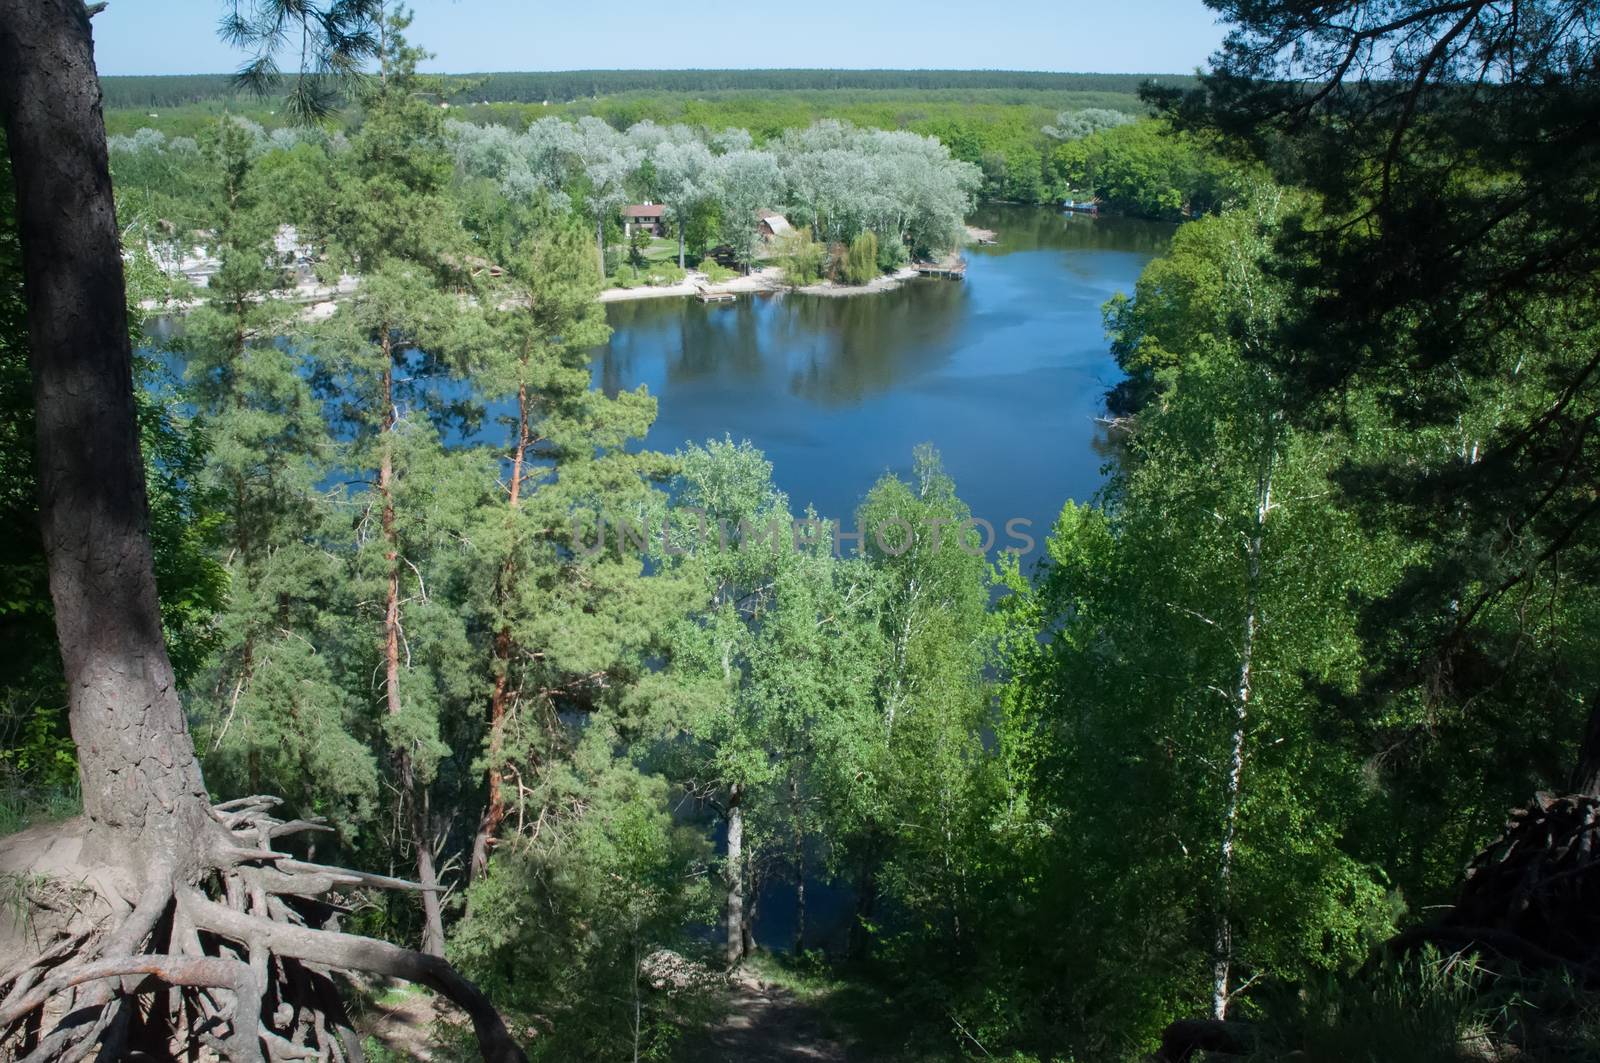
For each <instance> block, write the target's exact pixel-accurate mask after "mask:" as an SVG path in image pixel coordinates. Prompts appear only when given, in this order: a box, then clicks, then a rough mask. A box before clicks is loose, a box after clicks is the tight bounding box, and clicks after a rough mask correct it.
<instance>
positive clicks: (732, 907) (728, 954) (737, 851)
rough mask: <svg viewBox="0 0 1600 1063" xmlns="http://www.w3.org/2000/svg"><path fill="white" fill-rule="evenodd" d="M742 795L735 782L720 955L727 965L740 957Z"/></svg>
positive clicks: (742, 879) (742, 885) (742, 881)
mask: <svg viewBox="0 0 1600 1063" xmlns="http://www.w3.org/2000/svg"><path fill="white" fill-rule="evenodd" d="M742 796H743V795H742V794H740V792H739V787H737V786H735V787H734V788H733V793H732V795H731V796H730V797H729V798H728V858H727V867H726V875H727V886H728V940H727V942H726V944H725V946H724V950H723V959H725V960H726V961H727V963H728V966H729V967H737V966H739V961H740V960H741V959H743V958H744V809H743V808H741V807H740V804H739V802H740V798H741V797H742Z"/></svg>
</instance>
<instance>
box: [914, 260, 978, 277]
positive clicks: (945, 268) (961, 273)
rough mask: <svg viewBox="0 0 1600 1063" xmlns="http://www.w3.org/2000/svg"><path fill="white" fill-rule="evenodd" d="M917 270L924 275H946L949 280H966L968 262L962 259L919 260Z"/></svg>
mask: <svg viewBox="0 0 1600 1063" xmlns="http://www.w3.org/2000/svg"><path fill="white" fill-rule="evenodd" d="M916 270H917V272H918V273H920V274H921V275H922V276H924V277H944V278H946V279H948V280H953V281H959V280H965V279H966V276H967V264H966V262H964V261H962V260H959V259H958V260H957V261H955V262H918V263H917V264H916Z"/></svg>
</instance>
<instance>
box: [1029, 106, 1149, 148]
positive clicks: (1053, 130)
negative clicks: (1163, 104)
mask: <svg viewBox="0 0 1600 1063" xmlns="http://www.w3.org/2000/svg"><path fill="white" fill-rule="evenodd" d="M1134 121H1136V119H1135V118H1134V117H1133V115H1131V114H1128V113H1127V112H1125V111H1112V110H1108V109H1107V108H1104V107H1089V108H1086V109H1084V110H1082V111H1062V112H1061V113H1060V114H1058V115H1056V121H1055V124H1054V125H1047V126H1045V127H1044V135H1045V136H1047V137H1050V138H1052V139H1054V140H1082V139H1083V138H1084V137H1086V136H1089V135H1091V134H1093V133H1098V132H1100V130H1102V129H1115V128H1116V127H1117V126H1122V125H1131V124H1132V123H1133V122H1134Z"/></svg>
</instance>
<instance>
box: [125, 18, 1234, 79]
mask: <svg viewBox="0 0 1600 1063" xmlns="http://www.w3.org/2000/svg"><path fill="white" fill-rule="evenodd" d="M226 2H227V0H110V5H109V6H108V7H107V9H106V10H105V11H104V12H102V13H101V14H99V15H97V16H95V19H94V35H95V54H96V58H97V60H98V63H99V68H100V72H101V73H103V74H192V73H216V72H220V71H231V70H233V69H235V68H236V67H237V66H238V65H239V62H240V57H239V55H238V54H236V53H234V52H232V51H230V50H229V49H228V48H227V47H226V46H224V45H223V44H222V43H221V42H220V41H218V40H217V35H216V24H217V19H218V17H219V16H220V15H221V13H222V11H223V9H224V4H225V3H226ZM413 6H414V7H415V9H416V22H415V24H414V25H413V26H412V29H411V36H412V37H413V38H414V39H415V40H416V41H417V42H418V43H420V44H422V45H423V46H425V47H426V48H428V50H429V51H432V52H434V53H436V54H437V56H438V58H437V59H436V60H435V61H434V62H433V63H431V64H430V65H429V66H428V69H431V70H435V71H441V72H445V73H469V72H474V71H491V70H580V69H591V68H608V69H609V68H634V69H664V68H678V67H835V68H846V69H849V68H863V67H888V68H953V69H1005V70H1073V71H1095V72H1101V73H1141V74H1144V73H1187V72H1189V71H1191V70H1193V69H1194V68H1195V67H1196V66H1198V65H1200V64H1201V63H1203V62H1204V61H1205V58H1206V56H1208V55H1209V54H1210V53H1211V52H1212V51H1213V50H1214V49H1215V48H1216V46H1217V44H1218V43H1219V42H1220V41H1221V39H1222V29H1221V27H1219V26H1217V25H1216V22H1215V16H1214V14H1213V12H1211V11H1210V10H1209V9H1208V8H1206V6H1205V5H1204V4H1203V3H1201V0H1113V2H1112V3H1105V2H1104V0H1098V2H1095V3H1090V2H1088V0H1007V2H1005V3H996V2H994V0H960V2H958V0H921V2H906V0H810V2H809V3H805V4H773V3H762V2H759V0H743V2H732V0H698V2H696V3H693V4H688V5H682V4H672V3H664V2H661V0H657V2H655V3H640V2H635V0H600V2H596V0H588V2H583V0H578V2H573V0H568V2H566V3H547V2H543V0H414V4H413Z"/></svg>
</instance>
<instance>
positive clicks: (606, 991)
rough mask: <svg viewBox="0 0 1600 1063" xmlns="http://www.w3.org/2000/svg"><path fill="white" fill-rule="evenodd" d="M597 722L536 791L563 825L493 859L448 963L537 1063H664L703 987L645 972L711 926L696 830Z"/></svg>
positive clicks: (476, 886) (474, 891)
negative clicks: (507, 1021)
mask: <svg viewBox="0 0 1600 1063" xmlns="http://www.w3.org/2000/svg"><path fill="white" fill-rule="evenodd" d="M614 741H615V736H614V735H610V734H608V733H606V731H605V730H604V728H603V725H591V726H589V727H586V728H585V729H584V733H583V735H582V737H581V738H579V739H578V741H577V743H576V746H575V748H574V752H573V755H572V757H571V759H570V760H565V761H563V762H562V764H561V766H560V767H559V768H558V769H556V770H554V771H551V772H549V773H548V774H547V775H546V777H545V780H544V781H543V782H542V783H541V789H542V790H544V791H545V792H541V793H540V794H538V795H536V800H537V801H538V803H539V804H540V805H542V806H544V807H548V808H551V809H562V808H576V809H580V810H581V811H578V812H575V813H571V814H564V815H561V816H560V817H559V818H558V819H555V820H554V821H552V822H548V823H547V824H545V827H544V829H542V830H539V831H536V832H534V833H532V834H531V835H529V836H527V837H526V838H517V839H516V840H515V841H514V842H511V843H508V844H507V846H505V847H504V848H503V849H502V851H501V852H500V853H499V854H497V856H496V858H495V860H494V862H493V863H492V864H491V865H490V871H489V874H488V875H486V876H484V877H482V878H480V879H478V880H477V881H476V882H474V883H473V885H472V888H471V890H470V891H469V893H468V897H467V916H466V917H465V918H464V919H463V920H462V921H461V922H460V923H459V924H458V925H457V927H456V931H455V934H454V937H453V940H452V945H451V958H452V959H453V960H454V961H455V962H457V963H458V964H460V965H461V967H462V969H463V971H464V972H465V973H466V974H467V975H468V976H469V977H471V978H473V979H474V980H476V981H477V983H478V984H479V985H480V986H482V987H483V988H484V989H485V990H486V991H487V992H489V993H490V994H491V996H493V997H494V999H495V1000H496V1002H497V1003H498V1004H499V1006H500V1007H501V1008H502V1009H505V1010H507V1011H509V1012H510V1014H511V1015H512V1016H514V1017H516V1018H517V1019H519V1020H520V1021H521V1022H524V1023H528V1024H530V1025H534V1026H536V1027H539V1028H541V1035H540V1036H539V1037H537V1038H535V1039H534V1040H533V1042H532V1045H531V1047H532V1052H531V1057H532V1058H534V1059H541V1060H566V1059H624V1058H637V1059H644V1060H662V1059H667V1058H669V1057H670V1052H671V1048H672V1045H673V1042H674V1041H675V1040H676V1038H677V1036H678V1035H679V1034H680V1033H681V1031H682V1028H683V1026H684V1025H685V1024H687V1023H688V1022H689V1021H691V1020H692V1019H693V1018H695V1017H697V1016H698V1015H699V1014H700V1013H701V1012H702V1011H703V1010H704V1008H705V1004H704V1002H703V1001H702V1000H701V995H702V994H704V993H705V992H706V991H707V989H708V986H704V985H686V986H682V987H672V986H663V987H661V988H656V987H654V986H652V985H650V984H649V983H647V982H646V981H645V976H644V975H643V973H642V972H641V970H640V965H641V964H642V963H643V962H644V961H645V959H646V958H647V957H649V956H650V955H651V954H652V953H653V952H655V951H656V950H657V949H659V948H663V947H668V946H671V945H673V944H675V943H676V942H677V940H678V937H679V934H680V933H681V928H682V927H683V926H685V925H686V924H690V923H694V922H701V921H705V920H707V919H709V918H710V916H711V913H712V910H713V909H712V904H711V896H710V891H709V890H708V889H707V883H706V880H705V877H704V875H703V873H702V874H695V873H693V872H692V871H691V872H690V873H688V874H686V873H685V869H686V868H696V867H703V864H704V861H705V858H706V853H705V849H706V845H705V841H704V839H703V837H702V836H700V835H699V833H698V832H696V831H694V830H692V829H690V828H687V827H679V826H675V825H674V824H673V822H672V816H671V814H670V813H669V812H668V810H667V797H668V794H667V786H666V784H665V782H663V781H662V780H660V779H658V778H652V777H650V776H645V775H641V774H639V773H638V772H637V771H636V770H634V769H633V768H632V767H631V766H630V765H628V764H627V763H626V762H625V761H618V760H617V759H615V757H614V756H613V754H612V751H611V745H612V743H613V742H614Z"/></svg>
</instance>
